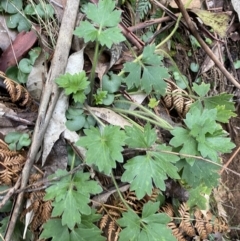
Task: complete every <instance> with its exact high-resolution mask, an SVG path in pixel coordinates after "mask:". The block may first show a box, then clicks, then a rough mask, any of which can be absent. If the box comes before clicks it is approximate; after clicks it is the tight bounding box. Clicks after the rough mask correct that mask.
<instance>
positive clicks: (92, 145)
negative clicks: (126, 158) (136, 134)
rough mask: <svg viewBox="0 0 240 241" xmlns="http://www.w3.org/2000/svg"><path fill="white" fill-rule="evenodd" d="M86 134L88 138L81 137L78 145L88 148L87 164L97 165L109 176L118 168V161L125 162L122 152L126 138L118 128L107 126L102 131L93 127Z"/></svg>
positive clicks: (85, 131)
mask: <svg viewBox="0 0 240 241" xmlns="http://www.w3.org/2000/svg"><path fill="white" fill-rule="evenodd" d="M84 133H85V135H86V136H83V137H81V138H80V139H79V140H78V141H77V143H76V144H77V145H79V146H82V147H85V148H87V153H86V163H87V164H94V165H96V166H97V167H98V169H99V171H103V172H104V173H105V174H107V175H108V174H110V173H111V171H112V168H115V167H116V161H118V162H123V156H122V153H121V152H122V151H123V147H122V146H124V144H125V142H124V141H125V138H126V136H125V133H124V131H121V130H120V128H119V127H118V126H105V127H104V129H103V130H102V131H100V130H99V128H94V127H91V128H90V129H86V130H84Z"/></svg>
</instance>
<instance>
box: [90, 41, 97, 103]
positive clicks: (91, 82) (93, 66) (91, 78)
mask: <svg viewBox="0 0 240 241" xmlns="http://www.w3.org/2000/svg"><path fill="white" fill-rule="evenodd" d="M98 54H99V41H96V46H95V51H94V56H93V63H92V69H91V73H90V75H89V80H90V88H91V91H90V93H89V95H88V104H89V105H92V102H93V89H94V80H95V70H96V67H97V62H98Z"/></svg>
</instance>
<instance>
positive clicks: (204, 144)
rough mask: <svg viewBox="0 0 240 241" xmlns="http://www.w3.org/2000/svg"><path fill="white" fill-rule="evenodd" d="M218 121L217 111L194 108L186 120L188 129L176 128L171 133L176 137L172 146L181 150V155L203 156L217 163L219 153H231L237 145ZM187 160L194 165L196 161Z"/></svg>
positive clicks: (192, 159)
mask: <svg viewBox="0 0 240 241" xmlns="http://www.w3.org/2000/svg"><path fill="white" fill-rule="evenodd" d="M216 120H217V110H216V109H210V110H209V109H204V110H203V111H202V110H201V109H199V108H197V107H196V106H192V107H191V108H190V111H189V112H188V114H187V116H186V119H184V123H185V124H186V127H187V128H186V129H185V128H183V127H176V128H175V129H174V130H173V131H171V134H172V135H173V136H174V137H173V138H172V139H171V141H170V144H171V145H172V146H173V147H175V148H179V153H183V154H187V155H193V156H202V157H204V158H209V159H211V160H212V161H214V162H217V161H218V155H219V153H229V152H230V151H231V150H232V149H233V148H234V146H235V145H234V144H233V143H232V142H231V140H230V138H227V133H226V132H225V131H224V130H223V129H222V127H221V125H220V124H218V123H217V122H216ZM187 160H188V161H189V163H191V164H193V163H194V160H195V159H194V158H187Z"/></svg>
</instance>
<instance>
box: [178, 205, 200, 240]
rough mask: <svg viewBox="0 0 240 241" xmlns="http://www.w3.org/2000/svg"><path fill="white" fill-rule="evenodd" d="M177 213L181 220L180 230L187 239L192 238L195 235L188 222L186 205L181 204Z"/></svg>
mask: <svg viewBox="0 0 240 241" xmlns="http://www.w3.org/2000/svg"><path fill="white" fill-rule="evenodd" d="M178 212H179V214H180V217H181V218H182V221H181V223H180V225H179V228H181V229H182V230H183V231H184V232H185V233H186V234H187V235H188V236H189V237H194V236H195V235H196V233H195V229H194V227H193V225H192V223H191V221H190V213H189V207H188V206H187V204H186V203H182V204H181V205H180V207H179V209H178Z"/></svg>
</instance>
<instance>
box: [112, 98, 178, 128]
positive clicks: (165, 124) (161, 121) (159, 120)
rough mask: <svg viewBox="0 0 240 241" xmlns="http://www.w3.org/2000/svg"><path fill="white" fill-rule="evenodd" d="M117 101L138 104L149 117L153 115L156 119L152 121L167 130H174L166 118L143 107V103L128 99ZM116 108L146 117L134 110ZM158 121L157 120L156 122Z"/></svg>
mask: <svg viewBox="0 0 240 241" xmlns="http://www.w3.org/2000/svg"><path fill="white" fill-rule="evenodd" d="M115 102H120V103H126V104H131V105H135V106H137V107H138V108H139V109H141V110H143V111H144V112H145V113H146V115H148V116H149V117H152V118H153V119H154V120H155V121H154V120H151V122H154V123H156V125H158V126H160V127H162V128H164V129H166V130H173V127H172V126H171V125H170V124H169V123H168V122H167V121H165V120H164V119H162V118H160V117H159V116H157V115H156V114H154V113H152V111H150V110H149V109H147V108H145V107H143V106H142V105H140V104H138V103H135V102H130V101H128V100H116V101H115ZM114 110H116V111H119V112H122V113H128V114H130V115H134V116H137V117H139V118H142V119H144V118H143V117H144V116H141V115H138V114H136V113H135V112H134V111H130V110H123V109H118V108H114ZM156 121H157V122H156Z"/></svg>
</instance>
